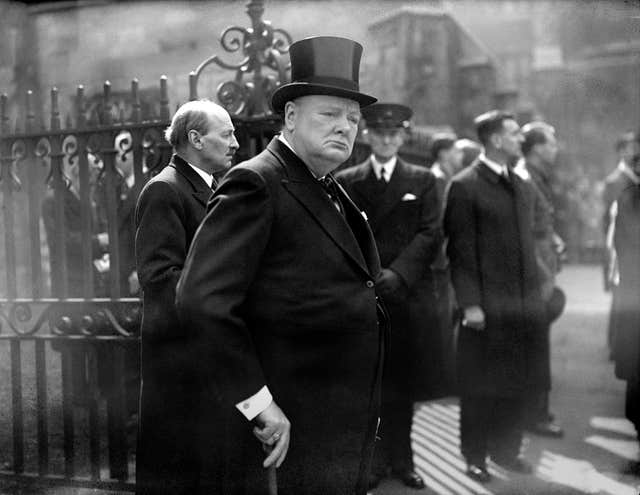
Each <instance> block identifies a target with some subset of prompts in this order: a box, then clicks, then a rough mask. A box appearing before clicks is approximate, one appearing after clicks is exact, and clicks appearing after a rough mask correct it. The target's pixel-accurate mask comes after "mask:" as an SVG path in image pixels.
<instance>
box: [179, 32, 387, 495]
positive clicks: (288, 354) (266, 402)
mask: <svg viewBox="0 0 640 495" xmlns="http://www.w3.org/2000/svg"><path fill="white" fill-rule="evenodd" d="M289 53H290V57H291V67H292V70H291V72H292V82H291V83H289V84H285V85H284V86H281V87H280V88H278V89H277V90H276V91H275V92H274V94H273V97H272V106H273V109H274V111H276V112H278V113H280V114H282V115H283V117H284V127H283V131H282V134H281V135H279V136H276V137H275V138H274V139H273V140H272V141H271V143H269V145H268V146H267V148H266V149H265V150H264V151H262V152H261V153H260V154H258V155H257V156H256V157H254V158H252V159H251V160H248V161H246V162H244V163H241V164H239V165H237V166H236V167H234V168H232V169H231V170H230V171H229V172H228V173H227V175H226V176H225V177H224V179H223V180H222V181H221V182H220V185H219V186H218V188H217V189H216V192H215V193H214V195H213V196H212V199H211V200H210V202H209V205H208V212H207V215H206V217H205V219H204V221H203V223H202V225H201V227H200V229H199V231H198V233H197V234H196V236H195V238H194V240H193V244H192V246H191V249H190V251H189V254H188V257H187V261H186V265H185V268H184V271H183V272H182V276H181V278H180V282H179V284H178V291H177V299H176V302H177V307H178V313H179V315H180V318H181V319H182V321H183V322H184V324H185V327H186V328H189V329H190V332H191V337H192V338H193V342H194V345H193V350H194V352H193V359H194V360H197V362H199V363H201V367H200V379H201V381H200V383H201V384H202V387H203V394H205V395H209V396H217V397H218V401H219V403H220V407H221V409H222V410H223V411H225V412H226V414H227V415H228V416H229V421H228V424H227V425H224V428H226V430H227V431H228V432H230V433H229V436H230V438H231V440H232V441H230V442H228V443H227V444H226V445H225V452H224V453H223V455H224V457H225V458H226V462H227V466H226V474H225V479H224V480H223V484H224V486H225V488H224V490H223V493H225V494H235V493H243V494H244V493H265V492H266V490H265V486H266V485H267V484H269V485H270V486H273V468H274V467H276V468H277V471H276V474H277V488H278V493H279V494H280V495H287V494H303V493H304V494H311V495H313V494H328V493H331V494H344V495H353V494H364V493H365V492H366V481H367V476H368V472H369V468H370V462H371V457H372V452H373V444H374V439H375V435H376V429H377V424H378V421H379V419H378V418H379V411H378V410H379V401H380V398H379V397H380V387H381V374H382V359H383V352H384V350H383V344H384V337H385V328H386V327H385V321H384V313H383V310H382V308H381V307H380V306H379V304H378V301H377V297H376V291H375V280H376V279H377V277H378V273H379V271H380V260H379V257H378V251H377V249H376V245H375V241H374V238H373V235H372V233H371V229H370V228H369V225H368V224H367V221H366V220H365V218H364V216H363V215H362V214H361V212H360V210H358V208H357V207H356V206H355V205H354V204H353V203H352V201H351V199H350V198H349V196H348V195H347V194H346V193H345V192H344V190H343V189H342V188H341V187H340V186H339V185H337V183H336V182H335V181H334V179H333V177H332V175H331V171H332V170H334V169H335V168H336V167H338V166H339V165H340V164H342V163H343V162H345V161H346V160H347V158H348V157H349V155H350V154H351V151H352V147H353V143H354V140H355V137H356V133H357V128H358V123H359V120H360V108H361V107H364V106H366V105H369V104H371V103H374V102H375V98H373V97H371V96H368V95H366V94H363V93H361V92H360V91H359V85H358V70H359V63H360V57H361V54H362V46H361V45H359V44H358V43H355V42H353V41H351V40H348V39H344V38H334V37H317V38H308V39H304V40H301V41H298V42H296V43H294V44H292V45H291V47H290V51H289ZM221 427H222V426H221Z"/></svg>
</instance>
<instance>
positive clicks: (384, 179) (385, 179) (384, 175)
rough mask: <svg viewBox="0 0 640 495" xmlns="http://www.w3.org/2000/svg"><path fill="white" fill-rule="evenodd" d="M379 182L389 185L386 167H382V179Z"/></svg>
mask: <svg viewBox="0 0 640 495" xmlns="http://www.w3.org/2000/svg"><path fill="white" fill-rule="evenodd" d="M378 180H379V181H381V182H384V183H385V184H386V183H387V171H386V170H385V168H384V165H381V166H380V179H378Z"/></svg>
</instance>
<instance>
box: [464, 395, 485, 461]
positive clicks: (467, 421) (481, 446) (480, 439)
mask: <svg viewBox="0 0 640 495" xmlns="http://www.w3.org/2000/svg"><path fill="white" fill-rule="evenodd" d="M489 405H490V400H489V398H487V397H477V396H466V397H465V396H462V397H461V398H460V450H461V452H462V455H463V456H464V457H465V458H466V459H467V462H469V463H473V464H482V463H484V462H485V459H486V456H487V431H488V419H489V414H488V410H489Z"/></svg>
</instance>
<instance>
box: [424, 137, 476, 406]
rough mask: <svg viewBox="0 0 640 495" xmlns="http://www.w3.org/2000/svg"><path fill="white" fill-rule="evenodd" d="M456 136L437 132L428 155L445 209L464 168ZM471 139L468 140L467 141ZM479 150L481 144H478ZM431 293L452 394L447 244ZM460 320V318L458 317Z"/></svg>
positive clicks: (452, 344)
mask: <svg viewBox="0 0 640 495" xmlns="http://www.w3.org/2000/svg"><path fill="white" fill-rule="evenodd" d="M460 141H462V140H458V139H457V136H456V135H455V134H452V133H441V134H435V135H434V137H433V141H432V143H431V148H430V150H429V154H430V156H431V159H432V160H433V163H432V165H431V172H432V173H433V175H434V177H435V178H436V188H437V191H438V198H439V202H440V206H441V208H442V210H443V211H444V206H445V200H446V197H445V196H446V189H447V187H448V186H449V183H450V182H451V179H452V178H453V176H454V175H455V174H457V173H458V172H459V171H460V170H462V168H463V167H462V159H463V156H464V151H463V149H462V148H461V147H460V146H458V143H459V142H460ZM467 141H469V140H467ZM478 149H480V146H478ZM474 159H475V158H474ZM429 280H430V287H429V293H430V296H431V297H432V298H433V301H431V302H430V304H429V306H428V309H427V311H429V313H430V315H429V319H430V320H431V321H433V326H434V328H435V327H437V328H438V329H439V332H440V335H441V341H442V350H441V362H442V367H443V375H442V379H443V385H442V392H443V393H446V394H450V393H452V392H453V390H454V386H455V337H456V323H457V321H454V315H455V314H456V313H457V312H456V311H455V307H454V306H455V296H454V294H453V286H452V285H451V273H450V270H449V259H448V258H447V253H446V243H444V244H443V245H442V248H441V249H440V251H439V253H438V256H437V258H436V260H435V261H434V262H433V264H432V265H431V275H430V277H429ZM456 320H457V319H456Z"/></svg>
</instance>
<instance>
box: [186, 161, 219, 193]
mask: <svg viewBox="0 0 640 495" xmlns="http://www.w3.org/2000/svg"><path fill="white" fill-rule="evenodd" d="M187 165H189V166H190V167H191V168H192V169H193V170H195V171H196V173H197V174H198V175H199V176H200V177H202V180H203V181H205V182H206V183H207V185H208V186H209V187H211V185H212V184H213V175H211V174H208V173H207V172H205V171H204V170H202V169H201V168H198V167H196V166H194V165H191V164H190V163H189V162H187Z"/></svg>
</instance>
